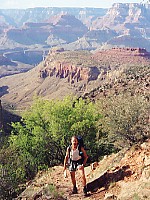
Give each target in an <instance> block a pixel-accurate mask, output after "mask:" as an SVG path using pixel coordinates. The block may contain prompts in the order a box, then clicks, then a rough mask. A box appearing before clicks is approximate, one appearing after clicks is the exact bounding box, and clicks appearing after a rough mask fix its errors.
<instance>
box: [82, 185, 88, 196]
mask: <svg viewBox="0 0 150 200" xmlns="http://www.w3.org/2000/svg"><path fill="white" fill-rule="evenodd" d="M83 193H84V196H87V195H88V194H87V188H86V186H84V188H83Z"/></svg>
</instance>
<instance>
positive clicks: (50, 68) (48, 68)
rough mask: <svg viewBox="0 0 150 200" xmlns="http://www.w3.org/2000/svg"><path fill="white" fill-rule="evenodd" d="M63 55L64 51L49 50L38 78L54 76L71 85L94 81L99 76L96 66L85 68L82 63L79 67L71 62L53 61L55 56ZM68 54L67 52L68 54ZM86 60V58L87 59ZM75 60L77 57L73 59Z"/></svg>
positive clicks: (58, 59)
mask: <svg viewBox="0 0 150 200" xmlns="http://www.w3.org/2000/svg"><path fill="white" fill-rule="evenodd" d="M63 53H64V55H65V53H67V52H65V51H64V49H63V48H62V49H57V50H50V52H49V54H48V56H47V58H46V60H45V61H44V64H43V66H44V68H43V69H42V70H40V75H39V76H40V77H41V78H47V77H52V76H55V77H57V78H60V79H62V78H67V81H68V83H70V84H73V83H77V82H80V81H85V82H86V83H87V82H89V81H91V80H96V79H97V77H98V75H99V70H98V68H97V67H96V66H90V67H86V66H84V63H80V65H77V64H73V62H74V60H73V62H71V61H70V62H69V61H67V60H61V59H60V58H57V60H55V56H56V55H57V56H58V57H59V55H60V57H61V54H62V55H63ZM68 53H69V52H68ZM87 58H88V57H87ZM74 59H77V57H74Z"/></svg>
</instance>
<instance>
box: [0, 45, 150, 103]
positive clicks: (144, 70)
mask: <svg viewBox="0 0 150 200" xmlns="http://www.w3.org/2000/svg"><path fill="white" fill-rule="evenodd" d="M149 66H150V53H148V52H147V51H146V50H145V49H136V48H131V49H130V48H128V49H121V48H117V49H115V48H114V49H112V50H105V51H99V52H96V53H94V54H91V53H90V52H88V51H64V49H56V50H50V51H49V54H48V55H47V57H46V59H45V61H44V62H42V63H41V64H40V65H38V66H37V67H35V68H34V69H32V70H31V71H28V72H26V73H23V74H18V75H14V76H11V77H4V78H1V81H0V94H1V96H2V97H1V99H2V101H4V102H8V103H9V104H13V105H14V106H17V107H18V106H19V107H20V106H23V105H24V106H27V105H28V104H30V103H31V102H32V98H33V96H34V95H35V94H37V95H39V96H42V97H44V98H46V99H54V98H63V97H64V96H66V95H68V94H74V95H77V96H97V95H104V96H105V95H108V96H109V95H114V94H117V93H118V92H119V93H120V92H125V91H127V90H128V91H129V92H130V93H131V94H135V93H141V95H145V96H149V75H148V74H149V72H150V67H149Z"/></svg>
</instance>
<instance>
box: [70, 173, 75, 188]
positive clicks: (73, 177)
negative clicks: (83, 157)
mask: <svg viewBox="0 0 150 200" xmlns="http://www.w3.org/2000/svg"><path fill="white" fill-rule="evenodd" d="M70 175H71V180H72V184H73V186H76V179H75V171H73V172H70Z"/></svg>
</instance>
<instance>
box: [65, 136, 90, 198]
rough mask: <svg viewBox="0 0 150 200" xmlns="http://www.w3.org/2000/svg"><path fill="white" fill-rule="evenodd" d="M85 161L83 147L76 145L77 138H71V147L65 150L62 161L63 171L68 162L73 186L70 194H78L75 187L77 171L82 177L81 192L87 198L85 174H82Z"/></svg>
mask: <svg viewBox="0 0 150 200" xmlns="http://www.w3.org/2000/svg"><path fill="white" fill-rule="evenodd" d="M81 154H83V156H81ZM87 159H88V156H87V154H86V151H85V149H84V147H82V146H81V147H80V145H78V138H77V137H76V136H73V137H72V138H71V145H70V146H69V147H68V148H67V151H66V156H65V159H64V171H65V170H66V167H67V164H68V160H69V161H70V162H69V171H70V175H71V180H72V184H73V190H72V194H77V193H78V190H77V187H76V178H75V172H76V170H79V171H80V172H81V176H82V185H83V192H84V195H85V196H87V188H86V178H85V172H84V166H85V164H86V162H87Z"/></svg>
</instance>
